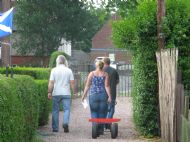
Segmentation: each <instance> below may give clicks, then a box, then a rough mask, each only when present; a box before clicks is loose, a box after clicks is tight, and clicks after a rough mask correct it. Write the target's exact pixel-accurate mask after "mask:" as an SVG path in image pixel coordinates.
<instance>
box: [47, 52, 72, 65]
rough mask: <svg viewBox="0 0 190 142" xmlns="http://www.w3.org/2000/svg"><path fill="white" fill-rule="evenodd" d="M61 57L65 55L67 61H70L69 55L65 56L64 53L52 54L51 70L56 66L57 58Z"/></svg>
mask: <svg viewBox="0 0 190 142" xmlns="http://www.w3.org/2000/svg"><path fill="white" fill-rule="evenodd" d="M59 55H64V56H65V58H66V59H68V58H69V57H68V55H67V54H65V53H64V52H59V51H55V52H53V53H52V54H51V57H50V61H49V67H50V68H53V67H55V66H56V58H57V56H59Z"/></svg>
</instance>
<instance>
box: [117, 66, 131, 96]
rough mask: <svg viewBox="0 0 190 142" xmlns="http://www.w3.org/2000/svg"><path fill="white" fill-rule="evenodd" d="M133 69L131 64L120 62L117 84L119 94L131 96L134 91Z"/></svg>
mask: <svg viewBox="0 0 190 142" xmlns="http://www.w3.org/2000/svg"><path fill="white" fill-rule="evenodd" d="M132 69H133V65H131V64H118V65H117V71H118V73H119V84H118V85H117V95H118V96H131V91H132Z"/></svg>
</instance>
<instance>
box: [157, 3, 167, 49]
mask: <svg viewBox="0 0 190 142" xmlns="http://www.w3.org/2000/svg"><path fill="white" fill-rule="evenodd" d="M165 11H166V10H165V0H157V36H158V48H159V49H164V46H165V44H164V43H165V38H164V33H163V27H162V24H163V18H164V16H165Z"/></svg>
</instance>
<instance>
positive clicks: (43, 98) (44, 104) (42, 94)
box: [35, 80, 51, 126]
mask: <svg viewBox="0 0 190 142" xmlns="http://www.w3.org/2000/svg"><path fill="white" fill-rule="evenodd" d="M35 83H36V84H37V90H38V96H39V107H40V109H39V122H38V125H39V126H43V125H46V124H47V123H48V118H49V112H50V106H51V101H49V100H48V99H47V94H48V81H47V80H35Z"/></svg>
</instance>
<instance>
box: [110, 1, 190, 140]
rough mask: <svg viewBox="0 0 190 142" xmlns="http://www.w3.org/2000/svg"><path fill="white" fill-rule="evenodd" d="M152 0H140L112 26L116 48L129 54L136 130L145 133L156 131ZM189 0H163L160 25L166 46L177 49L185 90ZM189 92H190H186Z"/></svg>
mask: <svg viewBox="0 0 190 142" xmlns="http://www.w3.org/2000/svg"><path fill="white" fill-rule="evenodd" d="M156 7H157V3H156V1H155V0H150V1H147V0H141V1H139V3H138V5H137V7H136V9H134V11H132V12H130V11H129V12H127V13H128V15H127V17H124V18H123V19H122V20H120V21H117V22H116V23H114V25H113V39H114V42H115V44H116V45H117V46H118V47H120V48H126V49H128V50H130V51H132V53H133V64H134V71H133V86H134V87H133V92H132V94H133V112H134V113H133V115H134V122H135V125H136V127H137V128H138V130H139V132H140V133H141V134H142V135H145V136H149V137H151V136H154V135H159V134H160V127H159V106H158V104H159V103H158V73H157V61H156V56H155V52H156V51H157V50H158V40H157V22H156V21H157V20H156ZM189 23H190V1H189V0H167V1H166V17H164V22H163V28H164V37H165V46H166V48H173V47H177V48H178V49H179V62H178V63H179V68H180V69H181V70H182V81H183V84H184V85H185V89H187V90H190V62H189V60H190V57H189V55H190V44H189V41H190V30H189V29H190V24H189ZM189 94H190V92H189Z"/></svg>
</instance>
